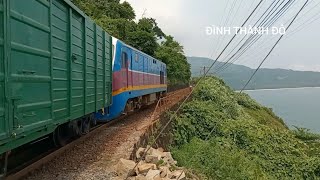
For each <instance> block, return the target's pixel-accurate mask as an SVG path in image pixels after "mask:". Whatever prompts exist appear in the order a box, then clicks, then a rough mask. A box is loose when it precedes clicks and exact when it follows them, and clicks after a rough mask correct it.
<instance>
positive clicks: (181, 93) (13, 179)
mask: <svg viewBox="0 0 320 180" xmlns="http://www.w3.org/2000/svg"><path fill="white" fill-rule="evenodd" d="M188 92H190V88H185V89H181V90H177V91H174V92H170V93H168V94H167V96H166V97H163V98H161V99H160V100H159V101H158V102H157V103H156V105H151V106H149V107H148V108H152V107H154V110H153V112H152V115H151V116H150V124H149V125H152V124H153V123H155V122H156V121H157V119H158V118H159V116H160V114H162V113H163V112H164V111H167V110H168V109H169V108H170V107H172V106H174V105H175V104H176V103H178V102H179V101H181V100H182V99H183V98H184V97H185V96H186V95H187V94H188ZM135 113H136V112H135ZM135 113H132V114H128V115H126V116H122V117H119V118H118V119H115V120H114V121H111V122H109V123H106V124H101V125H98V126H97V127H96V128H94V129H93V130H92V131H90V133H88V134H87V135H84V136H82V137H80V138H78V139H76V140H74V141H72V142H70V143H69V144H67V145H65V146H63V147H61V148H59V149H56V150H51V151H49V152H46V153H44V154H42V155H40V156H37V157H36V158H35V159H34V160H31V161H30V163H28V164H27V165H23V166H22V167H23V168H21V167H20V168H19V170H16V169H14V170H13V171H11V172H9V174H8V176H7V177H6V178H5V179H6V180H17V179H23V178H25V177H27V176H28V175H29V174H31V173H32V172H34V171H35V170H37V169H40V168H41V167H42V166H44V165H45V164H47V163H48V162H50V161H52V160H54V159H55V158H57V157H59V156H61V155H62V154H64V153H65V152H67V151H69V150H70V149H72V148H74V147H76V146H78V145H81V144H82V143H84V142H85V141H87V140H88V139H91V138H94V137H95V136H96V135H98V134H99V133H100V132H102V131H104V130H106V129H107V128H108V127H112V125H113V124H115V123H117V122H119V121H121V120H123V119H125V118H128V117H130V116H134V115H135ZM143 128H146V126H143V127H141V128H139V129H137V130H141V129H143Z"/></svg>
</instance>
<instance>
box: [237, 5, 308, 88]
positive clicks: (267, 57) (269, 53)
mask: <svg viewBox="0 0 320 180" xmlns="http://www.w3.org/2000/svg"><path fill="white" fill-rule="evenodd" d="M308 2H309V0H306V2H305V3H304V4H303V6H302V7H301V9H300V10H299V11H298V13H297V14H296V15H295V16H294V18H293V19H292V21H291V22H290V24H289V25H288V27H287V30H288V29H289V28H290V26H291V25H292V24H293V22H294V21H295V20H296V18H297V17H298V16H299V14H300V12H301V11H302V10H303V9H304V8H305V6H306V5H307V3H308ZM283 36H284V34H283V35H281V36H280V38H279V39H278V41H277V42H276V43H275V44H274V46H273V47H272V48H271V50H270V51H269V53H268V54H267V55H266V57H265V58H264V59H263V60H262V61H261V63H260V64H259V66H258V68H257V69H256V70H255V71H254V73H253V74H252V76H251V77H250V78H249V80H248V81H247V83H246V84H245V85H244V86H243V88H242V89H241V91H240V93H242V92H243V90H244V89H245V88H246V87H247V86H248V84H249V83H250V81H251V80H252V78H253V77H254V76H255V75H256V73H257V72H258V70H259V69H260V67H261V66H262V64H263V63H264V62H265V61H266V60H267V58H268V57H269V56H270V54H271V53H272V51H273V50H274V48H275V47H276V46H277V45H278V44H279V42H280V41H281V39H282V38H283Z"/></svg>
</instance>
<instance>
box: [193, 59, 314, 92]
mask: <svg viewBox="0 0 320 180" xmlns="http://www.w3.org/2000/svg"><path fill="white" fill-rule="evenodd" d="M188 62H189V64H190V65H191V72H192V76H199V74H200V73H202V74H203V70H202V69H203V67H204V66H210V65H211V64H212V62H213V60H211V59H208V58H201V57H188ZM221 64H222V63H221V62H217V63H216V65H215V67H220V66H221ZM201 70H202V71H201ZM214 72H215V69H213V70H211V71H210V73H214ZM253 72H254V69H251V68H249V67H246V66H242V65H236V64H230V66H229V67H228V68H227V69H226V70H225V71H223V72H221V73H218V76H219V77H221V78H222V79H223V80H224V81H225V82H226V83H227V84H228V85H229V86H231V87H232V88H234V89H237V90H238V89H241V88H242V87H243V86H244V84H245V83H246V81H248V79H249V77H250V76H251V75H252V73H253ZM296 87H320V72H311V71H293V70H286V69H265V68H262V69H260V70H259V71H258V73H257V74H256V76H255V77H254V78H253V79H252V81H251V83H250V84H249V85H248V86H247V88H246V89H276V88H296Z"/></svg>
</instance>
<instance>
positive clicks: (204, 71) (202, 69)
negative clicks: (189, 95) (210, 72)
mask: <svg viewBox="0 0 320 180" xmlns="http://www.w3.org/2000/svg"><path fill="white" fill-rule="evenodd" d="M209 68H210V67H207V66H203V67H201V68H200V75H201V74H203V76H204V75H206V72H207V69H209ZM202 72H203V73H202Z"/></svg>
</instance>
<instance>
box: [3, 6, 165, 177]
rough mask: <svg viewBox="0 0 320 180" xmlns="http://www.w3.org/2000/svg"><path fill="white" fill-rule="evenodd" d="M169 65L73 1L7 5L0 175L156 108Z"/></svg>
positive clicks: (5, 12) (5, 8) (163, 87)
mask: <svg viewBox="0 0 320 180" xmlns="http://www.w3.org/2000/svg"><path fill="white" fill-rule="evenodd" d="M166 91H167V75H166V65H165V64H164V63H162V62H161V61H159V60H157V59H155V58H153V57H151V56H148V55H147V54H144V53H143V52H141V51H139V50H137V49H135V48H133V47H130V46H128V45H126V44H125V43H123V42H122V41H120V40H118V39H116V38H113V37H111V36H110V35H109V34H108V33H107V32H105V31H104V30H103V29H102V28H101V27H99V26H98V25H97V24H95V23H94V22H93V21H92V20H91V19H90V18H89V17H87V16H86V15H85V14H84V13H83V12H82V11H81V10H80V9H78V8H77V7H76V6H75V5H74V4H72V3H71V2H70V1H69V0H28V1H21V0H2V1H0V154H1V161H0V170H1V172H0V173H1V174H5V173H6V166H7V161H8V157H9V155H10V152H11V151H12V150H13V149H16V148H17V147H20V146H22V145H25V144H27V143H30V142H32V141H35V140H37V139H39V138H41V137H44V136H48V135H51V136H52V137H53V140H54V143H56V145H64V144H65V143H66V142H67V140H68V138H70V137H71V136H75V135H76V136H81V135H83V134H86V133H88V132H89V131H90V128H91V127H92V126H94V125H96V123H97V122H98V121H100V122H107V121H110V120H113V119H115V118H117V117H119V116H121V115H123V114H126V113H128V112H133V111H135V110H137V109H140V108H141V107H142V106H145V105H149V104H151V103H153V102H154V101H156V100H157V99H159V98H160V97H161V96H164V95H165V94H166Z"/></svg>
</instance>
